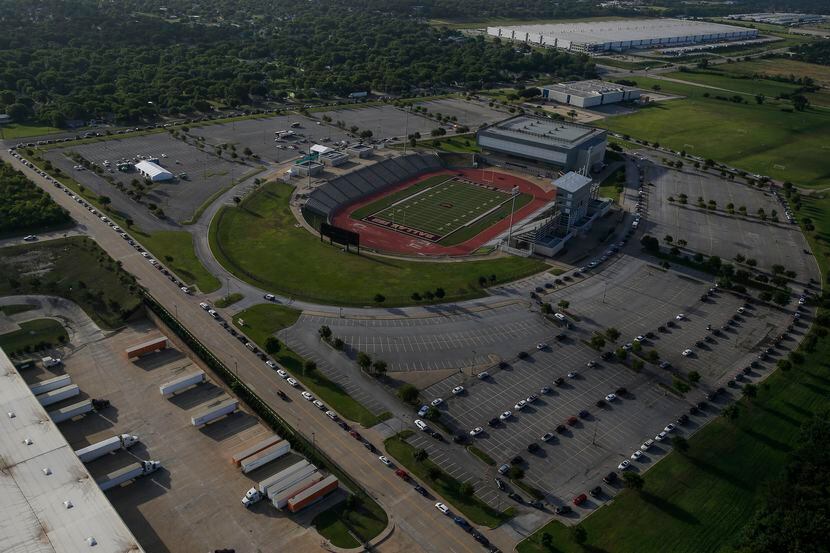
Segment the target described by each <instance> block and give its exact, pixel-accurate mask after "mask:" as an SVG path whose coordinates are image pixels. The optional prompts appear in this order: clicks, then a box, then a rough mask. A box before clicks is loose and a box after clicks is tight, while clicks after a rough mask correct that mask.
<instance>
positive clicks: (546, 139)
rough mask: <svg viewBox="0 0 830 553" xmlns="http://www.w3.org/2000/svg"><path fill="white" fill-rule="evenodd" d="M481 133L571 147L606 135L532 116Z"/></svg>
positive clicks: (602, 131)
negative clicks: (594, 137)
mask: <svg viewBox="0 0 830 553" xmlns="http://www.w3.org/2000/svg"><path fill="white" fill-rule="evenodd" d="M480 132H482V133H487V134H489V135H493V136H501V137H503V138H524V139H529V140H533V141H536V142H540V143H547V144H551V145H556V146H562V145H568V146H570V147H573V146H576V145H578V144H581V143H582V142H584V141H586V140H588V139H590V138H591V137H593V136H597V135H601V134H604V133H605V131H604V130H602V129H595V128H594V127H586V126H585V125H577V124H574V123H566V122H565V121H561V120H555V119H548V118H547V117H536V116H532V115H516V116H514V117H511V118H510V119H505V120H504V121H501V122H500V123H496V124H495V125H490V126H489V127H486V128H485V129H483V130H482V131H480Z"/></svg>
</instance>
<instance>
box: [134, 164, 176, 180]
mask: <svg viewBox="0 0 830 553" xmlns="http://www.w3.org/2000/svg"><path fill="white" fill-rule="evenodd" d="M135 170H136V171H138V172H139V173H141V174H142V175H143V176H144V178H146V179H150V181H151V182H162V181H166V180H171V179H172V178H173V173H171V172H170V171H168V170H167V169H165V168H164V167H162V166H161V165H159V164H158V163H154V162H152V161H147V160H142V161H139V162H138V163H136V164H135Z"/></svg>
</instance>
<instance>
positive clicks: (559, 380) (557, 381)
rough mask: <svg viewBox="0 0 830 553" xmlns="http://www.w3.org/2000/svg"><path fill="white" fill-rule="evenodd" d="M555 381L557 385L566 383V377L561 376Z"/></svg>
mask: <svg viewBox="0 0 830 553" xmlns="http://www.w3.org/2000/svg"><path fill="white" fill-rule="evenodd" d="M553 383H554V384H555V385H557V386H561V385H562V384H564V383H565V379H564V378H562V377H561V376H560V377H559V378H557V379H556V380H554V381H553Z"/></svg>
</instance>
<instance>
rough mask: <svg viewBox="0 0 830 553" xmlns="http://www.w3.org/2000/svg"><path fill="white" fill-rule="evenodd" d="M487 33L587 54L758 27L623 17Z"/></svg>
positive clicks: (748, 35)
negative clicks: (611, 19) (623, 18)
mask: <svg viewBox="0 0 830 553" xmlns="http://www.w3.org/2000/svg"><path fill="white" fill-rule="evenodd" d="M487 34H488V35H490V36H493V37H500V38H503V39H508V40H515V41H519V42H527V43H530V44H538V45H541V46H548V47H550V48H561V49H564V50H572V51H575V52H584V53H588V54H601V53H606V52H621V51H625V50H631V49H643V48H662V47H667V46H683V45H686V44H699V43H704V42H725V41H733V40H748V39H754V38H756V37H757V36H758V29H748V28H744V27H736V26H733V25H723V24H720V23H709V22H704V21H689V20H684V19H625V20H615V21H595V22H586V23H562V24H546V25H519V26H512V27H487Z"/></svg>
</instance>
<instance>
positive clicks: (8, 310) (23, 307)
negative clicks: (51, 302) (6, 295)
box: [0, 303, 35, 315]
mask: <svg viewBox="0 0 830 553" xmlns="http://www.w3.org/2000/svg"><path fill="white" fill-rule="evenodd" d="M34 308H35V306H34V305H29V304H26V303H24V304H10V305H0V313H2V314H4V315H17V314H18V313H25V312H26V311H31V310H32V309H34Z"/></svg>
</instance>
